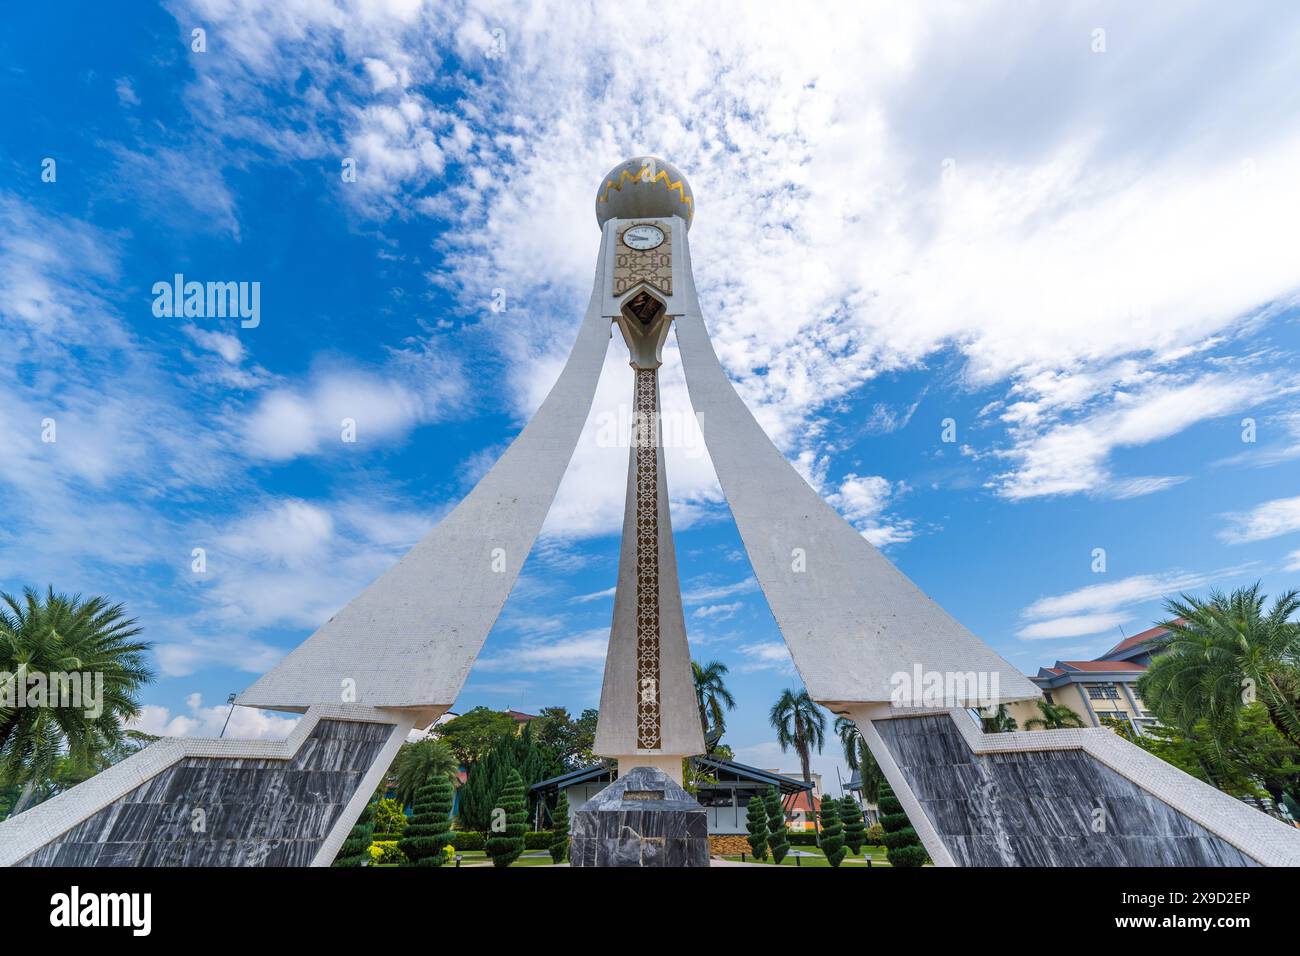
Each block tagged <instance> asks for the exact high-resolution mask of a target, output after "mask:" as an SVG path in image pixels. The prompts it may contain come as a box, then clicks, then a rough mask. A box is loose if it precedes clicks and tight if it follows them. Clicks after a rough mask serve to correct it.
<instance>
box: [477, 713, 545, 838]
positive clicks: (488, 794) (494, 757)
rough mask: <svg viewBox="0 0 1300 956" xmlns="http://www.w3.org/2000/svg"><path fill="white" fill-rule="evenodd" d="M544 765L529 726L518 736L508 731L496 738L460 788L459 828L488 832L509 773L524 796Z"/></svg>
mask: <svg viewBox="0 0 1300 956" xmlns="http://www.w3.org/2000/svg"><path fill="white" fill-rule="evenodd" d="M548 766H549V765H548V763H547V760H546V756H545V755H544V754H543V753H542V752H541V750H540V749H538V747H537V746H536V744H535V743H534V742H533V735H532V726H531V725H529V726H525V727H524V729H523V730H522V731H521V732H519V733H515V732H514V730H511V731H509V732H508V733H506V734H504V735H502V736H501V737H499V738H497V741H496V743H495V744H493V746H492V747H491V748H490V749H489V750H488V751H487V753H486V754H485V755H484V757H483V759H481V760H480V761H479V762H478V763H477V764H475V766H474V767H473V769H471V770H470V771H469V778H468V779H467V780H466V781H465V785H464V786H462V787H461V788H460V821H461V826H462V827H463V828H464V829H466V830H487V829H489V827H490V826H491V824H492V811H493V809H495V808H496V807H498V806H500V800H501V791H502V790H503V789H504V788H505V785H506V782H507V780H508V779H509V777H510V771H511V770H516V771H518V772H519V776H520V778H521V779H522V780H523V783H524V793H525V794H527V792H528V788H529V787H531V786H532V785H533V784H535V783H537V782H538V781H539V780H544V779H546V777H547V769H548ZM525 800H526V798H525ZM526 806H527V803H525V807H526Z"/></svg>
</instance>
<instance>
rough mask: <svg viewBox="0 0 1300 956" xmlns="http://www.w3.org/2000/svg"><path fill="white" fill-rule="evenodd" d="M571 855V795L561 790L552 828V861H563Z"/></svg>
mask: <svg viewBox="0 0 1300 956" xmlns="http://www.w3.org/2000/svg"><path fill="white" fill-rule="evenodd" d="M568 855H569V795H568V794H567V793H565V792H564V791H563V790H561V791H560V799H559V800H557V801H556V802H555V826H554V827H553V828H552V829H551V862H552V863H563V862H564V858H565V857H566V856H568Z"/></svg>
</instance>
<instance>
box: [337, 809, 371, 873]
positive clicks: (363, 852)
mask: <svg viewBox="0 0 1300 956" xmlns="http://www.w3.org/2000/svg"><path fill="white" fill-rule="evenodd" d="M374 814H375V803H374V801H373V800H372V801H371V802H370V803H367V804H366V805H365V807H364V809H362V811H361V817H360V818H359V819H358V820H357V822H356V823H354V824H353V825H352V829H351V830H349V831H348V836H347V839H345V840H344V841H343V845H342V846H341V847H339V852H338V854H337V855H336V856H335V857H334V862H333V863H331V864H330V866H339V867H344V866H367V865H368V864H369V863H370V844H371V843H372V842H374V838H375V823H374Z"/></svg>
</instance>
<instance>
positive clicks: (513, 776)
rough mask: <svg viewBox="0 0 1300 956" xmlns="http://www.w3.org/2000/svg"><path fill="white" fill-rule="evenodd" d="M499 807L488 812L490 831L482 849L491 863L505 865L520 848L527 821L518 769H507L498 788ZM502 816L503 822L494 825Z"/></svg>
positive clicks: (514, 858) (512, 860)
mask: <svg viewBox="0 0 1300 956" xmlns="http://www.w3.org/2000/svg"><path fill="white" fill-rule="evenodd" d="M499 809H500V810H501V811H503V813H497V812H496V810H494V811H493V813H492V823H493V827H494V829H493V832H492V836H490V837H488V840H487V844H486V845H485V846H484V849H485V850H487V854H488V856H490V857H491V858H492V865H493V866H509V865H510V864H511V863H513V862H515V860H517V859H519V857H520V855H521V854H522V853H523V852H524V831H525V830H526V829H527V825H528V811H527V809H526V808H525V806H524V781H523V778H522V777H520V776H519V771H518V770H511V771H510V775H509V776H508V777H507V778H506V785H505V787H503V788H502V790H501V801H500V806H499ZM503 816H504V821H503V823H504V825H503V826H502V828H501V829H500V830H497V829H495V827H496V826H497V821H498V820H500V819H501V818H502V817H503Z"/></svg>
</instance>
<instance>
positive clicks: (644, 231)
mask: <svg viewBox="0 0 1300 956" xmlns="http://www.w3.org/2000/svg"><path fill="white" fill-rule="evenodd" d="M663 241H664V233H663V230H662V229H660V228H659V227H658V226H633V227H632V228H631V229H629V230H627V231H626V232H625V233H623V245H625V246H627V247H628V248H629V249H636V250H638V251H641V252H644V251H645V250H646V249H654V248H656V247H657V246H660V245H662V244H663Z"/></svg>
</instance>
